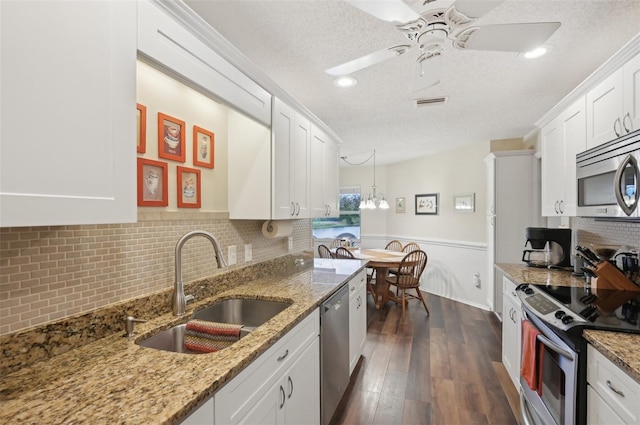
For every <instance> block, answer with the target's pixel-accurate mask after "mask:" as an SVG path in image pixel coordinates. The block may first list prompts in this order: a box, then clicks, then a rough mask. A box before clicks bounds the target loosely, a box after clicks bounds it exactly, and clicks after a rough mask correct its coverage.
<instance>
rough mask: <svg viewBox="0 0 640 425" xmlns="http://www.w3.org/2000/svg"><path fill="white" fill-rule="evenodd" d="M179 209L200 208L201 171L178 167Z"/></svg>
mask: <svg viewBox="0 0 640 425" xmlns="http://www.w3.org/2000/svg"><path fill="white" fill-rule="evenodd" d="M177 174H178V177H177V178H178V208H200V200H201V197H200V192H201V187H200V170H196V169H195V168H187V167H181V166H178V167H177Z"/></svg>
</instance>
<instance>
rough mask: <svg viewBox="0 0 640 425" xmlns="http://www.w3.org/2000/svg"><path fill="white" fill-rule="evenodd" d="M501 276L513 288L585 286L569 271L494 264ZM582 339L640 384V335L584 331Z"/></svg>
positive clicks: (578, 277)
mask: <svg viewBox="0 0 640 425" xmlns="http://www.w3.org/2000/svg"><path fill="white" fill-rule="evenodd" d="M496 268H497V269H499V270H501V271H502V272H503V273H504V276H505V277H506V278H508V279H510V280H511V281H513V282H514V283H516V284H521V283H531V284H537V285H551V286H572V287H573V286H584V285H585V280H584V279H583V278H582V277H580V276H574V275H573V274H572V273H571V272H569V271H564V270H554V269H547V268H537V267H528V266H525V265H521V264H503V263H501V264H496ZM583 336H584V338H585V339H586V340H587V342H589V343H590V344H591V345H592V346H593V347H594V348H595V349H596V350H598V351H599V352H600V353H602V354H603V355H604V356H605V357H606V358H607V359H609V360H610V361H611V362H613V363H614V364H616V365H617V366H619V367H620V368H621V369H622V370H624V371H625V372H626V373H627V374H628V375H629V376H631V377H632V378H633V379H634V380H636V381H637V382H640V334H630V333H622V332H610V331H601V330H589V329H588V330H584V331H583Z"/></svg>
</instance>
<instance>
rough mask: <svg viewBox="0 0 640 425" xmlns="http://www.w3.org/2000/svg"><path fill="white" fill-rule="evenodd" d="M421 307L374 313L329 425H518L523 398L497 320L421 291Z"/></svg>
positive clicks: (370, 302)
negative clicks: (504, 360)
mask: <svg viewBox="0 0 640 425" xmlns="http://www.w3.org/2000/svg"><path fill="white" fill-rule="evenodd" d="M423 295H424V296H425V300H426V302H427V306H428V307H429V310H430V312H431V315H430V316H428V317H427V315H426V312H425V311H424V308H423V307H422V305H420V303H418V302H416V301H413V302H410V303H409V307H408V309H407V316H406V318H405V321H404V322H401V321H400V315H401V309H400V307H399V306H396V305H394V304H392V303H388V304H387V305H385V306H384V308H383V309H381V310H376V309H375V307H374V304H373V300H372V299H371V297H369V300H368V310H367V313H368V314H367V319H368V323H369V325H368V331H367V343H366V345H365V348H364V353H363V357H362V358H361V359H360V362H359V363H358V366H357V367H356V370H355V371H354V374H353V376H352V378H351V382H350V384H349V387H348V388H347V392H346V394H345V396H344V397H343V399H342V401H341V403H340V405H339V406H338V409H337V410H336V414H335V416H334V418H333V420H332V425H342V424H345V425H353V424H363V425H364V424H367V425H369V424H372V425H373V424H376V425H377V424H381V425H389V424H406V425H419V424H429V425H455V424H460V425H475V424H477V425H512V424H519V419H518V418H519V407H518V401H519V400H518V393H517V391H516V389H515V388H514V386H513V384H512V383H511V380H510V379H509V376H508V374H507V371H506V370H505V368H504V366H503V365H502V362H501V334H502V332H501V324H500V321H499V320H498V319H497V318H496V317H495V316H494V314H493V313H491V312H487V311H483V310H481V309H478V308H475V307H470V306H468V305H465V304H462V303H458V302H455V301H451V300H448V299H446V298H442V297H438V296H435V295H430V294H426V293H424V292H423Z"/></svg>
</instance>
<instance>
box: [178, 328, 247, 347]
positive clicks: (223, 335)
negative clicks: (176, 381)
mask: <svg viewBox="0 0 640 425" xmlns="http://www.w3.org/2000/svg"><path fill="white" fill-rule="evenodd" d="M241 328H242V325H234V324H230V323H218V322H207V321H206V320H190V321H189V322H187V328H186V332H185V335H184V347H185V348H187V349H189V350H191V351H196V352H198V353H212V352H214V351H218V350H222V349H223V348H225V347H228V346H230V345H231V344H233V343H234V342H236V341H238V340H239V339H240V329H241Z"/></svg>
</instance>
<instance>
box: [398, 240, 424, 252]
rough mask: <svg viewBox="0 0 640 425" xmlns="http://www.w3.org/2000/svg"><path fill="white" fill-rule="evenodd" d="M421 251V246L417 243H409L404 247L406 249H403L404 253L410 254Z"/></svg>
mask: <svg viewBox="0 0 640 425" xmlns="http://www.w3.org/2000/svg"><path fill="white" fill-rule="evenodd" d="M419 249H420V245H418V244H417V243H415V242H409V243H408V244H406V245H405V246H404V248H402V252H406V253H409V252H413V251H417V250H419Z"/></svg>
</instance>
